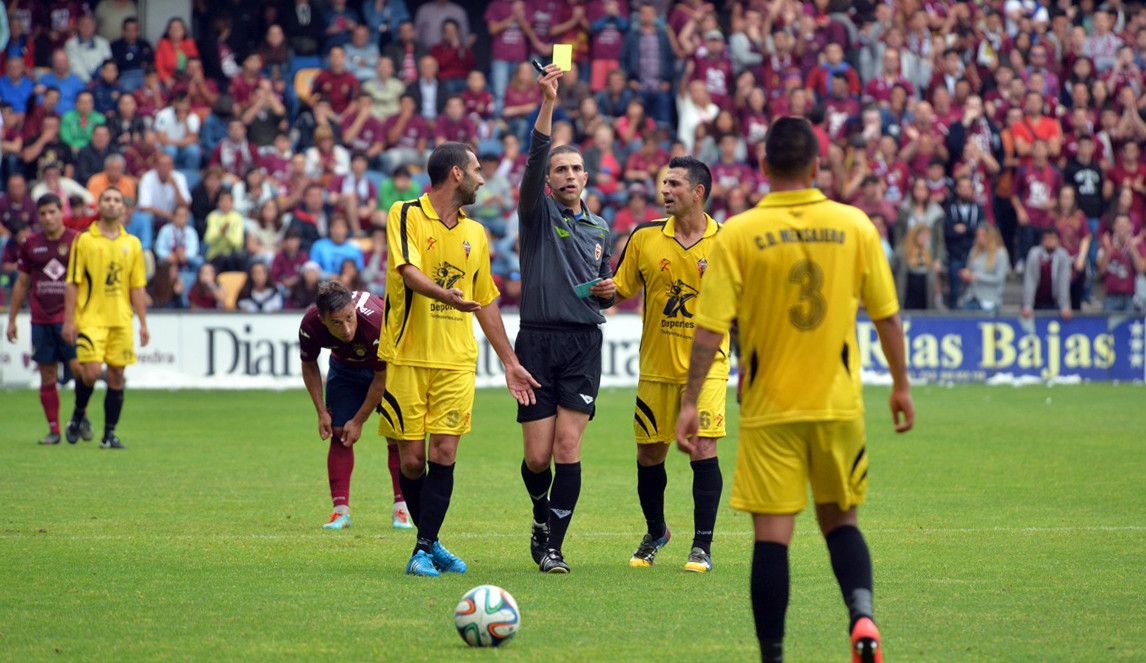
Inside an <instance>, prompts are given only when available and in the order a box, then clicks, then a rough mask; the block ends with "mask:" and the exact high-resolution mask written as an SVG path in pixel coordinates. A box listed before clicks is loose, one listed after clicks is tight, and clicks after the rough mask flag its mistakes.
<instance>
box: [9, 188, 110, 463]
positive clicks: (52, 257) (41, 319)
mask: <svg viewBox="0 0 1146 663" xmlns="http://www.w3.org/2000/svg"><path fill="white" fill-rule="evenodd" d="M36 213H37V215H38V216H39V219H40V228H41V230H40V231H39V232H34V233H32V234H31V235H29V236H28V239H27V241H25V242H24V243H23V244H21V245H20V249H19V252H18V253H17V254H16V270H17V271H18V272H19V274H18V275H17V277H16V284H15V285H14V286H13V288H12V304H11V306H10V307H9V308H8V333H7V336H8V342H9V343H15V342H16V333H17V332H16V313H17V312H18V311H19V310H20V305H21V304H23V302H24V297H25V295H29V296H28V303H29V308H30V309H31V310H32V361H34V362H36V368H37V369H39V371H40V406H41V407H43V408H44V417H45V418H47V420H48V434H47V435H46V436H44V438H43V439H42V440H40V444H59V443H60V392H59V389H58V388H57V386H56V377H57V375H58V372H59V364H60V362H66V363H67V364H68V365H69V367H70V368H71V371H72V374H73V375H77V374H78V373H79V364H77V363H76V346H75V345H73V344H71V343H68V342H67V341H65V340H64V337H63V334H62V333H61V330H62V328H63V322H64V291H65V290H66V289H67V284H66V282H65V281H64V276H66V275H67V272H68V256H69V254H70V253H71V250H72V242H73V241H74V240H75V238H76V231H74V230H72V229H71V228H68V227H66V226H64V213H63V209H62V207H61V202H60V198H59V196H57V195H56V194H54V193H46V194H44V195H42V196H40V198H39V199H38V200H37V201H36ZM80 433H81V436H82V437H83V438H84V439H85V440H90V439H92V429H91V425H90V424H89V425H88V426H86V427H85V428H83V429H82V430H81V431H80ZM68 441H69V442H71V443H73V444H74V443H75V441H76V438H70V439H69V440H68Z"/></svg>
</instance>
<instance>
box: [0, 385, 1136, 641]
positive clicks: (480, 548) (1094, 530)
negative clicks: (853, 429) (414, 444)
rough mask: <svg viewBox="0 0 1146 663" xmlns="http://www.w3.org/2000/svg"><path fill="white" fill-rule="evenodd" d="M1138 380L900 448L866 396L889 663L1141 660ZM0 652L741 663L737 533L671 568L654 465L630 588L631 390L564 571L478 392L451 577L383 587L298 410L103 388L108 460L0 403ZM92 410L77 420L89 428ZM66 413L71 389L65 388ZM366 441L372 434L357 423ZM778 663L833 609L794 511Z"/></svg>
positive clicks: (943, 422)
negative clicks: (657, 549)
mask: <svg viewBox="0 0 1146 663" xmlns="http://www.w3.org/2000/svg"><path fill="white" fill-rule="evenodd" d="M1144 395H1146V392H1144V391H1143V389H1142V388H1141V387H1135V386H1127V385H1122V386H1117V385H1083V386H1072V387H1055V388H1044V387H1034V388H1022V389H1013V388H988V387H958V388H952V389H945V388H940V387H923V388H920V389H917V390H916V405H917V407H918V410H919V417H918V421H917V428H916V430H915V431H914V432H912V433H911V434H910V435H908V436H905V437H894V436H893V435H892V434H891V433H890V429H889V425H888V418H889V417H888V415H887V413H886V406H885V401H886V396H887V392H886V390H885V389H880V388H871V389H868V391H867V394H866V396H867V400H868V406H869V408H868V409H869V412H868V431H869V441H868V449H869V452H870V454H871V457H872V465H871V467H872V470H871V473H872V483H871V491H870V494H869V501H868V505H867V506H866V507H865V508H864V509H863V510H862V511H861V525H862V526H863V527H864V528H865V532H866V534H867V538H868V541H869V543H870V545H871V548H872V553H873V557H874V560H875V574H876V575H875V578H876V611H877V617H878V620H879V622H880V625H881V627H882V629H883V631H884V634H885V641H884V645H885V649H886V652H887V655H888V656H889V659H888V660H889V661H954V660H975V661H999V660H1007V661H1080V660H1093V661H1106V660H1132V659H1138V660H1141V657H1142V656H1144V653H1143V652H1146V609H1144V608H1143V596H1144V594H1146V592H1144V589H1146V583H1144V581H1143V571H1146V566H1144V564H1143V560H1144V559H1146V557H1144V556H1143V550H1144V549H1146V489H1144V488H1143V484H1142V479H1143V477H1144V476H1146V451H1144V447H1143V442H1144V440H1146V435H1144V434H1143V430H1144V424H1146V417H1144V416H1143V403H1146V399H1144ZM0 398H2V399H3V401H2V402H3V406H2V407H0V442H2V444H0V468H3V469H2V472H3V480H2V481H0V506H2V507H3V508H2V510H0V560H3V561H2V563H0V659H2V660H12V661H25V660H45V659H53V660H59V659H63V660H77V659H101V660H135V659H225V660H235V659H240V658H242V659H293V660H298V659H310V660H315V659H319V658H320V657H323V658H326V657H329V658H331V659H332V660H333V659H335V658H337V659H343V660H365V659H374V660H392V661H420V660H425V661H447V660H449V661H454V660H460V661H485V660H498V661H538V660H551V661H567V660H568V661H598V660H609V661H652V660H666V658H667V659H674V660H708V661H751V660H754V659H755V658H756V657H757V649H756V643H755V639H754V635H753V628H752V616H751V611H750V609H749V604H748V570H749V566H748V562H749V555H750V550H751V534H750V531H751V530H750V522H749V519H748V518H747V517H746V516H744V515H742V514H739V513H735V512H733V511H731V510H730V509H728V508H727V506H726V505H727V495H728V491H729V489H730V487H731V479H732V469H733V458H734V455H735V454H734V447H735V434H734V433H735V408H730V415H731V416H730V418H731V419H732V421H733V425H732V430H731V431H730V435H731V436H730V438H729V439H728V440H727V441H725V442H723V443H722V447H721V450H722V457H723V459H724V462H723V467H724V474H725V499H724V502H725V506H723V507H722V509H721V514H720V518H719V520H718V522H717V534H716V540H715V544H714V547H713V553H714V562H715V569H714V571H713V572H712V573H711V574H709V575H707V576H696V575H691V574H685V573H684V572H683V571H682V570H681V566H682V564H683V562H684V559H685V556H686V555H687V552H688V548H689V545H688V543H689V538H690V535H691V514H692V511H691V492H690V475H689V471H688V463H687V460H686V459H685V457H684V456H682V455H680V454H678V453H676V452H675V451H674V452H673V454H672V455H671V456H670V463H669V466H670V467H669V473H670V474H669V494H668V498H667V503H668V521H669V524H670V526H672V527H673V528H674V531H675V532H676V537H677V538H676V539H674V541H673V542H672V543H671V544H669V546H668V547H667V548H666V549H665V550H664V551H663V552H662V553H661V556H660V557H659V559H658V564H657V566H655V567H654V568H651V569H641V570H636V569H630V568H628V565H627V560H628V557H629V555H630V554H631V552H632V551H633V549H634V548H635V546H636V544H637V542H638V540H639V539H640V536H641V532H642V528H643V519H642V518H641V515H640V509H639V506H638V504H637V501H636V488H635V481H636V479H635V472H634V470H633V466H634V460H633V455H634V452H633V444H632V441H631V440H632V433H631V421H632V409H631V408H632V401H633V392H632V391H631V390H626V389H615V390H605V391H604V392H603V393H602V397H601V399H600V403H601V411H600V413H599V416H598V418H597V420H596V421H595V422H594V423H592V424H590V427H589V430H588V433H587V436H586V441H585V453H584V476H585V483H584V489H583V491H582V497H581V503H580V504H579V506H578V510H577V513H576V516H575V518H574V521H573V525H572V528H571V534H570V538H569V540H568V541H567V542H566V554H567V556H568V558H569V561H570V563H571V564H572V566H573V573H572V575H569V576H565V577H560V576H556V577H548V576H542V575H540V574H538V572H537V570H536V568H535V567H533V565H532V564H531V563H530V560H529V557H528V551H527V545H528V541H527V540H528V522H529V520H528V518H529V516H528V514H529V510H528V498H527V497H526V495H525V494H524V490H523V488H522V486H521V480H520V478H519V474H518V466H519V463H520V459H521V449H520V433H519V431H518V427H517V425H516V424H515V423H514V419H513V407H512V405H511V402H510V399H509V397H508V395H506V394H505V392H504V391H501V390H498V391H483V392H479V395H478V399H477V406H476V408H475V414H474V431H473V433H472V434H471V435H470V436H469V437H468V438H466V439H464V440H463V441H462V446H461V449H460V451H459V463H458V472H457V483H456V488H455V492H454V502H453V506H452V507H451V509H450V512H449V514H448V516H447V518H446V524H445V527H444V530H443V532H442V538H443V541H444V542H445V543H446V545H447V546H449V547H450V548H451V549H452V550H454V551H455V552H456V553H458V554H460V555H461V556H462V557H463V558H464V559H465V560H466V561H467V562H469V564H470V572H469V573H467V574H466V575H465V576H460V577H459V576H452V577H444V578H441V579H436V580H435V579H424V578H410V577H406V576H405V575H403V569H404V565H405V562H406V560H407V558H408V556H409V554H410V549H411V547H412V543H413V535H412V534H411V533H409V532H399V531H395V530H392V529H390V524H389V506H390V505H389V494H390V484H389V478H388V476H387V471H386V460H385V457H386V454H385V449H384V447H383V445H382V444H381V443H380V442H379V441H378V440H377V438H374V437H373V436H370V437H367V438H366V439H365V440H364V441H363V442H360V443H359V445H358V454H357V456H358V457H357V468H356V471H355V474H354V483H353V486H352V494H351V500H352V505H353V508H354V512H353V513H354V529H352V530H349V531H345V532H326V531H322V530H320V529H319V525H320V524H321V523H322V522H324V521H325V518H326V516H327V514H328V513H329V510H330V508H329V507H330V504H329V501H328V499H329V498H328V493H327V486H326V474H325V472H326V468H325V457H326V445H325V444H324V443H322V442H320V441H319V440H318V438H317V435H316V433H315V420H314V415H313V413H312V410H311V407H310V405H309V402H308V400H307V397H306V395H305V394H304V392H303V391H302V390H301V389H300V390H298V391H292V392H284V393H274V392H215V393H207V392H143V391H129V392H128V396H127V402H126V408H125V412H124V418H123V423H122V424H121V426H120V435H121V436H122V437H123V439H124V441H125V442H126V443H127V445H128V447H129V448H128V450H127V451H124V452H118V453H117V452H110V451H100V450H99V449H97V447H96V443H95V442H87V443H83V442H81V443H80V444H79V445H78V446H76V447H70V446H68V445H67V444H66V443H65V444H63V445H61V446H60V447H58V448H41V447H38V446H36V445H35V444H34V441H35V440H36V439H38V438H39V437H40V436H41V435H42V433H43V424H42V418H41V415H40V411H39V403H38V402H37V396H36V392H34V391H17V392H4V393H2V394H0ZM102 398H103V392H102V391H101V392H97V393H96V396H95V398H94V399H93V407H92V413H93V415H94V416H93V417H92V419H93V423H94V424H95V425H96V428H97V433H98V429H99V426H100V425H101V421H100V420H101V418H102V408H101V402H102ZM63 401H64V410H65V413H66V412H67V411H69V410H70V405H71V402H72V398H71V394H70V393H65V394H64V395H63ZM372 425H373V424H372ZM792 582H793V588H792V597H793V598H792V603H791V606H790V608H789V612H788V640H787V642H788V644H787V651H788V654H789V658H790V659H791V660H793V661H828V660H834V661H843V660H847V658H846V656H847V652H846V647H847V645H846V636H845V619H846V614H845V611H844V608H843V606H842V603H841V601H840V598H839V596H838V590H837V588H836V586H835V581H834V579H833V578H832V576H831V570H830V566H829V563H828V558H827V553H826V551H825V549H824V547H823V543H822V541H821V540H820V538H819V535H818V533H817V532H816V530H815V527H814V523H813V521H812V519H811V518H810V517H809V514H807V513H805V514H804V515H803V516H801V520H800V523H799V525H798V528H797V534H796V538H795V541H794V542H793V550H792ZM482 583H493V584H497V585H500V586H502V587H505V588H506V589H508V590H509V591H510V593H512V594H513V595H514V597H516V599H517V601H518V603H519V605H520V606H521V610H522V621H523V623H522V630H521V632H520V633H519V634H518V636H517V638H516V639H515V640H514V641H512V642H510V643H509V644H508V645H507V646H506V647H505V648H504V649H502V650H498V651H496V652H491V651H480V650H472V651H471V650H468V649H467V648H466V647H465V645H464V644H463V643H462V641H461V639H460V638H458V636H457V634H456V633H455V632H454V627H453V621H452V612H453V607H454V605H455V604H456V602H457V600H458V599H459V598H460V597H461V595H462V593H463V592H464V591H465V590H467V589H469V588H470V587H473V586H475V585H478V584H482Z"/></svg>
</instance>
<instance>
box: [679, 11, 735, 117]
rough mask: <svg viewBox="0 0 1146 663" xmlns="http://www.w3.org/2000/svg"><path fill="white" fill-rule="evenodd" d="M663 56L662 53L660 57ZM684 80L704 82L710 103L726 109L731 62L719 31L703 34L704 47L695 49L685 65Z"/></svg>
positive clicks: (730, 78)
mask: <svg viewBox="0 0 1146 663" xmlns="http://www.w3.org/2000/svg"><path fill="white" fill-rule="evenodd" d="M664 56H665V54H664V53H662V54H661V57H664ZM685 79H686V80H689V81H704V87H705V88H706V89H707V90H708V96H709V97H710V98H711V99H712V103H714V104H716V105H717V106H720V107H721V108H725V107H728V105H729V103H730V102H731V101H732V61H731V60H729V59H728V54H727V53H725V52H724V35H723V34H722V33H721V32H720V30H709V31H708V32H706V33H704V46H703V47H701V48H698V49H696V51H695V52H694V53H693V54H692V58H691V59H690V60H689V61H688V64H687V65H685Z"/></svg>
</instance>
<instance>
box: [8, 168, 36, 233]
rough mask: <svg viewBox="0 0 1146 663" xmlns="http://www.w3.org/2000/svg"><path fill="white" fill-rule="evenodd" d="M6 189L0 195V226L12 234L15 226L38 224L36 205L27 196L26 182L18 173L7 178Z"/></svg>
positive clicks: (30, 197)
mask: <svg viewBox="0 0 1146 663" xmlns="http://www.w3.org/2000/svg"><path fill="white" fill-rule="evenodd" d="M7 184H8V185H7V187H5V191H4V193H3V194H0V225H3V226H4V227H5V228H7V229H8V232H12V228H15V227H16V226H17V225H23V226H26V227H32V226H33V224H35V223H37V222H38V217H37V216H36V203H35V202H34V201H33V200H32V196H30V195H28V181H27V180H25V179H24V176H23V175H21V174H19V173H12V174H11V175H9V176H8V183H7Z"/></svg>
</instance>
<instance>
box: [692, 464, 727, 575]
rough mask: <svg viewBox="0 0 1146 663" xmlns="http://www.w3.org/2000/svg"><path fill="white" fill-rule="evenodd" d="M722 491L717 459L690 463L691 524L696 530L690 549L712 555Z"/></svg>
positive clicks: (722, 482)
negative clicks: (697, 549)
mask: <svg viewBox="0 0 1146 663" xmlns="http://www.w3.org/2000/svg"><path fill="white" fill-rule="evenodd" d="M723 490H724V477H723V476H722V475H721V474H720V460H719V459H717V458H716V457H715V456H714V457H712V458H705V459H704V460H694V461H692V522H693V526H694V527H695V528H696V531H695V533H694V534H693V538H692V547H693V548H700V549H701V550H703V551H704V552H706V553H708V554H712V530H713V529H714V528H715V527H716V511H717V509H719V508H720V493H721V492H722V491H723Z"/></svg>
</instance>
